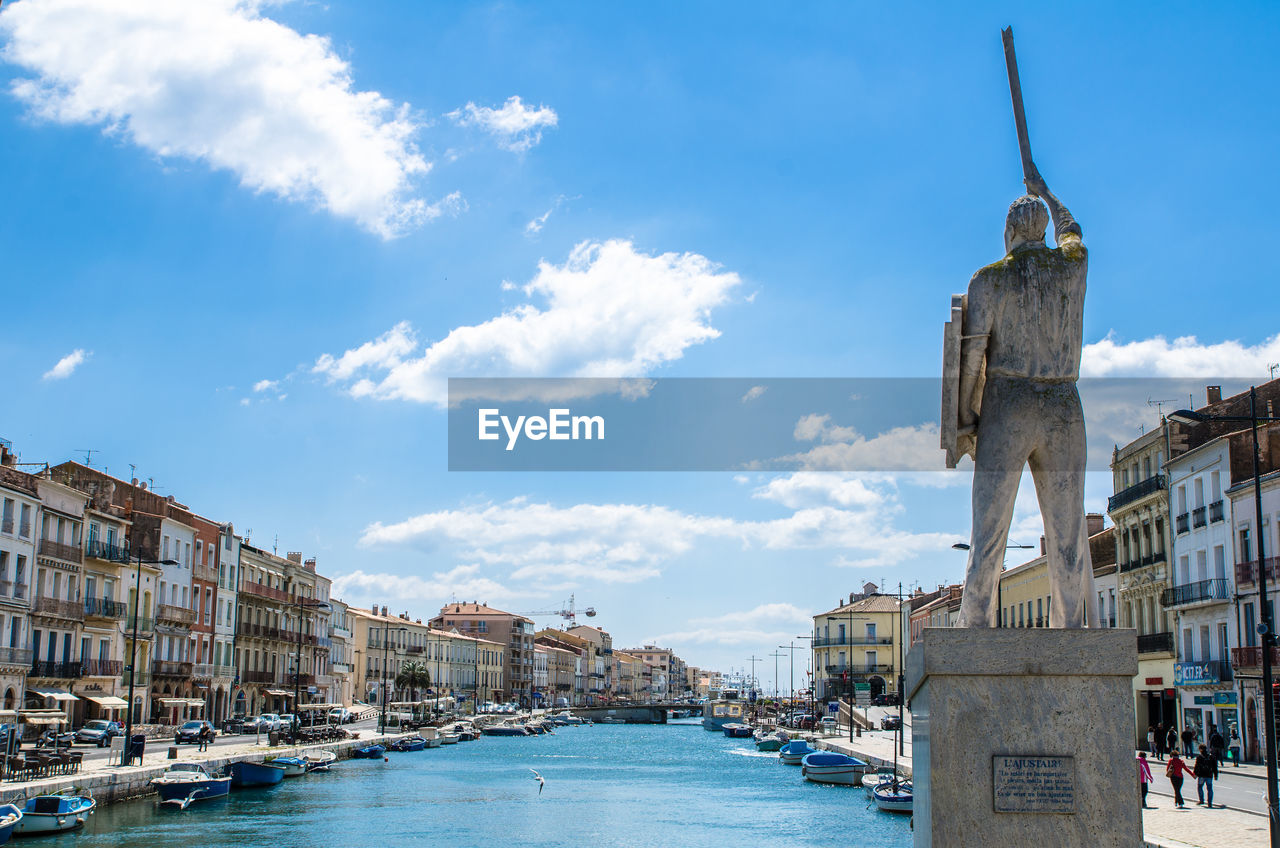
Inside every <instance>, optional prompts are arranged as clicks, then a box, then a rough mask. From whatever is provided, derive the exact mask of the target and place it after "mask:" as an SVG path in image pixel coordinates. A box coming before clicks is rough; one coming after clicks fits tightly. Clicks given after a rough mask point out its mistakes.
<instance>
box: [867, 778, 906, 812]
mask: <svg viewBox="0 0 1280 848" xmlns="http://www.w3.org/2000/svg"><path fill="white" fill-rule="evenodd" d="M871 797H872V798H874V799H875V801H876V806H877V807H879V808H880V809H882V810H884V811H885V812H886V813H910V812H911V811H912V809H911V808H912V802H913V796H912V791H911V783H910V782H909V781H901V780H890V781H888V782H887V783H881V784H878V785H877V786H876V787H875V788H874V789H872V790H871Z"/></svg>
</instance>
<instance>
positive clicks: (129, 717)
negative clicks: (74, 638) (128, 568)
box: [120, 546, 178, 766]
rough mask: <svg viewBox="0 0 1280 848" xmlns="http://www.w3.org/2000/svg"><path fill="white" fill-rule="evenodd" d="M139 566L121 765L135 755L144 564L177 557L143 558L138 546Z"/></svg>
mask: <svg viewBox="0 0 1280 848" xmlns="http://www.w3.org/2000/svg"><path fill="white" fill-rule="evenodd" d="M137 563H138V567H137V574H136V576H135V578H134V583H133V638H132V640H131V641H130V642H129V706H127V707H125V711H124V745H122V746H121V747H122V748H123V749H124V751H123V752H122V753H121V755H120V765H122V766H127V765H129V764H130V763H131V762H133V755H132V752H131V750H130V748H129V740H130V738H131V737H132V736H133V685H134V682H135V681H136V680H137V679H138V670H137V669H136V668H135V667H134V666H136V665H137V664H138V602H139V601H140V600H141V599H142V566H143V564H144V563H145V564H147V565H177V564H178V561H177V560H175V559H143V558H142V547H141V546H139V547H138V559H137Z"/></svg>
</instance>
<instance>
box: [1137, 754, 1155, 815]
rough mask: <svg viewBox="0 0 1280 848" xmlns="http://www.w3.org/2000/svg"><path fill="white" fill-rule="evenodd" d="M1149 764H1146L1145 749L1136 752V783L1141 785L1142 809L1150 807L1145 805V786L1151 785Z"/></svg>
mask: <svg viewBox="0 0 1280 848" xmlns="http://www.w3.org/2000/svg"><path fill="white" fill-rule="evenodd" d="M1151 780H1152V778H1151V766H1150V765H1148V764H1147V754H1146V752H1145V751H1139V752H1138V785H1139V786H1140V787H1142V809H1144V810H1147V809H1151V808H1150V807H1148V806H1147V788H1148V787H1150V785H1151Z"/></svg>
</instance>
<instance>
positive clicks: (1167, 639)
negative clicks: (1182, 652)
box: [1112, 624, 1173, 654]
mask: <svg viewBox="0 0 1280 848" xmlns="http://www.w3.org/2000/svg"><path fill="white" fill-rule="evenodd" d="M1114 626H1115V625H1114V624H1113V625H1112V627H1114ZM1138 653H1139V654H1172V653H1173V634H1172V633H1146V634H1144V635H1142V636H1139V637H1138Z"/></svg>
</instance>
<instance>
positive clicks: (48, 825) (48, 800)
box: [13, 795, 98, 836]
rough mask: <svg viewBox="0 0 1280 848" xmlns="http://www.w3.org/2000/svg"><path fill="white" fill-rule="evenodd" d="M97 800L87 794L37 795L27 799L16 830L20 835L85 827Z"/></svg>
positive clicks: (15, 827) (58, 831)
mask: <svg viewBox="0 0 1280 848" xmlns="http://www.w3.org/2000/svg"><path fill="white" fill-rule="evenodd" d="M97 806H98V802H97V801H95V800H93V798H92V797H90V796H88V795H37V796H36V797H34V798H28V799H27V803H26V806H24V807H23V808H22V818H21V819H20V820H19V821H18V822H17V823H16V824H15V826H14V828H13V832H14V833H16V834H18V835H19V836H33V835H39V834H42V833H61V832H63V831H64V830H75V829H76V828H78V827H84V823H85V822H86V821H88V820H89V816H91V815H93V810H94V808H95V807H97Z"/></svg>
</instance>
